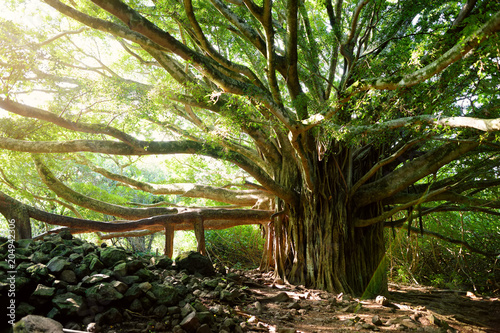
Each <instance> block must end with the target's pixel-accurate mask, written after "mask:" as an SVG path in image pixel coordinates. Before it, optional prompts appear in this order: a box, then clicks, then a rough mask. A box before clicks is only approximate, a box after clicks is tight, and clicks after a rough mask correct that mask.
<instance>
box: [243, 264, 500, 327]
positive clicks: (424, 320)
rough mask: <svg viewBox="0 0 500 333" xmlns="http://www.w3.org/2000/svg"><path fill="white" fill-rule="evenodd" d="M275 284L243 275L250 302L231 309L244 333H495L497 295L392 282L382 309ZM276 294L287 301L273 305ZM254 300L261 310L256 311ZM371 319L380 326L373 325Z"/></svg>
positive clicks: (499, 307)
mask: <svg viewBox="0 0 500 333" xmlns="http://www.w3.org/2000/svg"><path fill="white" fill-rule="evenodd" d="M276 282H278V283H275V282H273V280H272V279H271V277H270V275H269V274H264V275H262V274H260V273H256V272H246V273H244V275H243V278H242V281H241V283H242V284H244V285H247V286H248V287H249V291H248V293H249V296H250V297H249V298H250V302H246V303H245V304H244V305H239V306H236V307H235V309H236V313H237V314H238V315H239V316H242V317H243V318H247V323H246V325H245V326H246V327H247V329H248V331H249V332H294V331H293V329H295V330H296V332H304V333H313V332H314V333H319V332H373V331H380V332H386V331H390V332H400V331H417V332H418V331H420V332H474V333H480V332H491V333H493V332H500V300H499V298H498V297H495V298H494V297H481V296H477V295H475V294H473V293H471V292H465V291H454V290H442V289H436V288H430V287H423V286H401V285H395V284H391V285H390V288H389V294H388V295H386V296H387V298H386V301H385V302H384V305H381V304H379V303H377V302H376V301H375V300H360V299H357V298H352V297H350V296H348V295H336V294H332V293H328V292H324V291H320V290H312V289H307V288H304V287H301V286H291V285H286V284H279V282H281V281H276ZM280 293H286V295H288V296H289V298H290V299H289V300H288V301H280V300H274V301H273V300H272V297H276V296H277V295H279V294H280ZM281 297H283V295H281ZM269 298H271V299H269ZM258 300H260V303H261V304H262V305H263V307H264V308H263V309H262V311H261V312H260V313H259V311H258V309H257V308H256V306H255V302H256V301H258ZM252 301H253V303H252ZM257 306H258V305H257ZM376 316H378V318H380V321H381V322H378V323H376V324H374V323H373V321H374V319H377V318H376ZM374 317H375V318H374ZM375 321H376V320H375ZM286 328H290V330H286Z"/></svg>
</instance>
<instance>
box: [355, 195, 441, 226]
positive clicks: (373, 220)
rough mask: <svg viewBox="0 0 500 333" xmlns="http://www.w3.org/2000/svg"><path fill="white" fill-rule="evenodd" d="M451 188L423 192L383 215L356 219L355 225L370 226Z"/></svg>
mask: <svg viewBox="0 0 500 333" xmlns="http://www.w3.org/2000/svg"><path fill="white" fill-rule="evenodd" d="M450 188H451V187H445V188H442V189H439V190H436V191H432V192H429V193H423V194H422V195H421V196H420V197H418V198H416V199H415V200H413V201H409V202H406V203H405V204H403V205H401V206H397V207H395V208H393V209H391V210H389V211H387V212H385V213H382V214H381V215H379V216H377V217H374V218H371V219H366V220H364V219H356V220H355V221H354V226H355V227H357V228H362V227H368V226H370V225H372V224H375V223H379V222H383V221H385V220H387V219H388V218H390V217H391V216H393V215H394V214H396V213H397V212H399V211H401V210H404V209H407V208H409V207H411V206H416V205H418V204H420V203H422V202H426V201H429V199H430V198H432V197H435V196H436V195H439V194H441V193H443V192H446V191H448V190H450Z"/></svg>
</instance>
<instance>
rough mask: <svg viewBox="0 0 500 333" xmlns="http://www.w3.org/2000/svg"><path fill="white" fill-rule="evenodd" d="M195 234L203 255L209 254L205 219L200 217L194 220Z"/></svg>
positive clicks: (199, 249) (199, 250)
mask: <svg viewBox="0 0 500 333" xmlns="http://www.w3.org/2000/svg"><path fill="white" fill-rule="evenodd" d="M194 235H195V236H196V241H197V242H198V252H200V253H201V254H202V255H204V256H206V255H207V250H206V248H205V228H204V227H203V219H202V218H201V217H200V218H198V219H196V221H195V222H194Z"/></svg>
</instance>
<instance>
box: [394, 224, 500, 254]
mask: <svg viewBox="0 0 500 333" xmlns="http://www.w3.org/2000/svg"><path fill="white" fill-rule="evenodd" d="M395 227H396V228H401V229H408V225H399V226H395ZM409 229H410V231H411V232H413V233H421V232H422V231H423V233H424V234H425V235H429V236H431V237H434V238H438V239H441V240H444V241H446V242H448V243H453V244H458V245H461V246H463V247H465V248H466V249H468V250H469V251H471V252H475V253H479V254H482V255H484V256H486V257H496V256H498V255H500V252H498V253H493V252H485V251H482V250H480V249H478V248H475V247H473V246H472V245H470V244H469V243H467V242H466V241H462V240H459V239H455V238H451V237H448V236H444V235H441V234H440V233H437V232H434V231H430V230H426V229H423V230H422V229H420V228H417V227H410V228H409Z"/></svg>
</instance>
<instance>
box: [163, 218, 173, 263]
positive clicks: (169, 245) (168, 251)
mask: <svg viewBox="0 0 500 333" xmlns="http://www.w3.org/2000/svg"><path fill="white" fill-rule="evenodd" d="M174 232H175V231H174V226H173V225H172V224H165V253H164V254H165V255H166V256H167V257H169V258H172V255H173V254H174Z"/></svg>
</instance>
